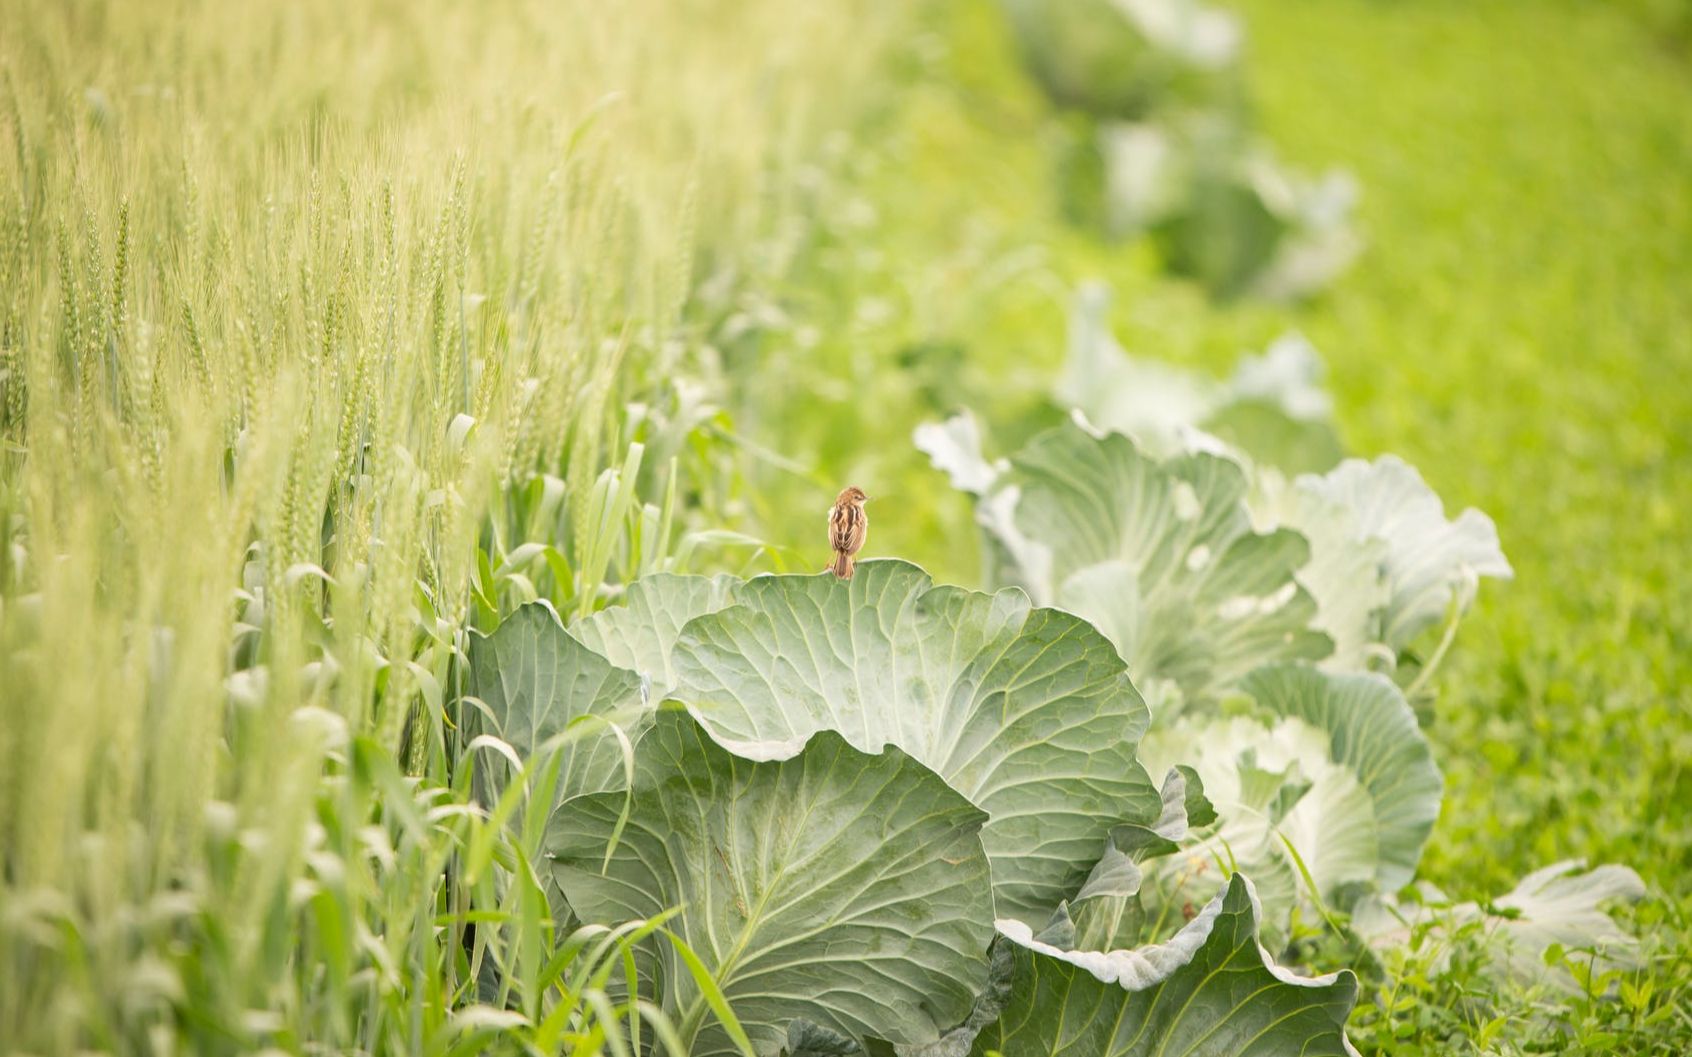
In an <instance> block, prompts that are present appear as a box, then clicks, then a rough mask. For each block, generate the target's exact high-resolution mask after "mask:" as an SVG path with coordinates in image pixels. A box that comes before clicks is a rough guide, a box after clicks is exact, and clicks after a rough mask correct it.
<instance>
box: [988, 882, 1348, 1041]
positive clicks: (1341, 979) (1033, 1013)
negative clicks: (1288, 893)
mask: <svg viewBox="0 0 1692 1057" xmlns="http://www.w3.org/2000/svg"><path fill="white" fill-rule="evenodd" d="M1257 920H1258V908H1257V900H1256V896H1255V894H1254V893H1253V891H1252V887H1251V884H1250V882H1248V881H1247V880H1246V879H1245V878H1244V877H1243V876H1242V875H1240V874H1235V875H1234V876H1233V877H1232V879H1231V880H1230V881H1229V883H1228V885H1227V887H1226V889H1225V890H1223V891H1222V892H1221V893H1219V894H1218V895H1217V896H1216V898H1215V899H1213V900H1211V902H1210V903H1209V905H1207V906H1206V907H1205V908H1204V909H1203V910H1202V911H1201V912H1199V913H1198V915H1197V916H1196V917H1194V918H1193V920H1192V921H1190V922H1188V923H1187V924H1186V926H1185V927H1184V928H1182V929H1181V931H1180V932H1178V933H1177V934H1176V935H1175V936H1174V937H1173V938H1172V939H1171V940H1169V942H1167V943H1163V944H1157V945H1152V946H1146V947H1139V948H1135V949H1129V950H1116V951H1070V950H1064V949H1062V948H1061V947H1059V946H1055V945H1053V944H1051V943H1047V942H1043V941H1042V940H1040V939H1038V938H1036V937H1035V936H1034V935H1033V934H1032V933H1031V931H1030V930H1029V928H1028V926H1027V925H1025V924H1023V923H1022V922H1019V921H1007V922H1000V924H999V931H1000V934H1001V937H1002V939H1001V942H1003V943H1008V944H1010V945H1011V946H1012V950H1013V954H1014V970H1013V977H1012V983H1011V986H1010V991H1009V995H1008V998H1007V999H1006V1001H1005V1003H1004V1008H1003V1010H1002V1011H1001V1012H1000V1015H999V1017H998V1019H997V1020H996V1021H994V1022H993V1023H992V1024H990V1025H989V1026H988V1027H987V1028H986V1029H985V1030H983V1031H982V1032H981V1033H980V1034H979V1035H978V1036H977V1037H976V1039H975V1045H974V1047H973V1049H972V1050H971V1052H972V1053H973V1054H977V1055H986V1054H989V1053H1000V1054H1003V1055H1004V1057H1033V1055H1049V1057H1057V1055H1059V1054H1086V1055H1087V1057H1141V1055H1144V1057H1153V1055H1162V1054H1194V1055H1199V1054H1203V1055H1212V1057H1224V1055H1226V1057H1279V1055H1282V1054H1305V1055H1322V1054H1328V1055H1334V1057H1346V1055H1352V1057H1354V1055H1355V1052H1356V1051H1355V1050H1353V1049H1352V1047H1351V1045H1350V1043H1348V1042H1347V1041H1346V1038H1345V1021H1346V1018H1347V1016H1349V1015H1350V1012H1351V1007H1352V1004H1353V1002H1355V1000H1356V996H1357V980H1356V978H1355V977H1354V976H1352V974H1351V973H1349V972H1340V973H1335V974H1332V975H1329V976H1322V977H1315V978H1304V977H1299V976H1297V975H1295V974H1293V973H1291V972H1289V971H1287V970H1285V969H1282V968H1281V967H1279V966H1277V965H1276V964H1275V962H1274V959H1272V958H1271V957H1270V956H1269V954H1268V952H1267V951H1265V950H1264V949H1263V948H1262V946H1261V945H1260V944H1259V943H1258V941H1257Z"/></svg>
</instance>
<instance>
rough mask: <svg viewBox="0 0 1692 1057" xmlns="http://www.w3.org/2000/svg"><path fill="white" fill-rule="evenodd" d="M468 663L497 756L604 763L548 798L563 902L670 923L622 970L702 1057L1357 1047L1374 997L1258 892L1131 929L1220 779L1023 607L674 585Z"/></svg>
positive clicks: (926, 594) (523, 630)
mask: <svg viewBox="0 0 1692 1057" xmlns="http://www.w3.org/2000/svg"><path fill="white" fill-rule="evenodd" d="M471 654H472V666H471V667H472V672H473V674H474V679H473V685H472V690H473V691H474V694H473V698H474V704H475V705H476V707H475V708H473V709H471V710H470V711H471V712H472V713H473V714H475V715H476V716H478V717H479V718H478V720H477V721H476V724H475V730H474V732H472V731H470V730H467V731H466V732H465V733H466V736H469V735H471V734H472V733H474V736H475V738H476V741H475V744H477V745H479V746H481V747H482V749H483V750H484V751H481V752H479V753H478V754H477V756H476V758H477V759H478V760H480V759H481V758H482V757H484V756H489V755H494V756H498V757H499V758H500V759H502V760H505V761H506V762H505V764H504V765H505V766H507V767H510V766H518V765H520V766H523V767H525V768H532V767H535V766H537V765H540V764H542V763H543V762H545V761H550V760H551V759H553V757H552V756H551V753H552V752H554V751H565V750H563V749H560V748H559V746H564V745H567V746H568V749H567V751H569V752H571V753H573V754H574V757H573V758H572V762H574V761H575V760H576V759H580V760H582V761H585V763H584V766H585V767H587V768H588V771H589V773H588V774H587V776H586V777H585V778H583V779H581V780H575V779H570V780H566V781H565V782H563V783H561V784H562V785H564V786H567V787H568V791H567V792H566V793H565V794H564V795H563V796H562V797H561V798H560V799H558V800H557V802H556V803H555V804H547V805H545V806H546V807H547V808H548V809H549V810H550V812H551V819H550V821H549V823H548V826H547V831H546V832H547V838H546V850H547V859H546V862H545V863H544V864H537V865H538V866H539V868H540V869H541V870H542V872H544V874H545V876H546V878H547V879H548V881H549V882H550V885H551V886H552V888H553V889H554V891H555V894H556V897H557V899H558V901H559V906H558V909H559V911H560V912H563V913H568V914H570V915H572V916H574V917H575V918H577V919H579V920H580V921H581V922H583V923H585V924H586V925H588V926H594V925H604V926H615V925H617V924H619V923H621V922H624V921H627V920H630V919H645V920H649V921H656V920H658V919H659V918H660V917H661V916H662V915H664V914H670V915H671V916H669V917H667V918H664V919H663V923H662V925H661V928H662V929H664V930H667V933H668V935H669V936H670V937H671V938H673V940H674V941H675V942H668V943H665V944H662V945H659V944H651V945H643V946H642V948H641V951H642V953H641V955H640V956H639V957H638V958H637V959H635V960H634V961H633V963H632V964H630V965H629V966H628V967H627V969H626V971H627V972H633V973H636V974H638V975H640V976H641V977H643V978H644V980H645V983H644V985H643V987H642V988H641V993H642V994H655V995H657V996H659V998H660V1000H661V1004H662V1006H663V1008H664V1009H665V1011H666V1012H668V1013H669V1014H670V1016H671V1017H672V1018H673V1021H674V1022H675V1023H676V1024H677V1025H679V1029H678V1030H679V1032H680V1034H681V1036H682V1038H681V1041H682V1043H683V1045H685V1046H686V1047H689V1048H691V1050H692V1051H693V1052H698V1053H727V1052H756V1053H766V1054H775V1053H779V1052H783V1051H785V1052H789V1053H815V1054H821V1053H853V1052H862V1051H865V1050H873V1051H875V1052H881V1051H882V1050H884V1049H885V1048H887V1047H894V1048H897V1049H898V1050H899V1051H901V1052H904V1053H907V1054H914V1053H935V1054H939V1053H969V1052H981V1053H985V1052H986V1051H987V1050H988V1049H991V1050H995V1051H998V1052H1002V1053H1005V1054H1007V1055H1013V1057H1014V1055H1016V1054H1025V1053H1026V1054H1032V1053H1050V1052H1054V1050H1055V1049H1056V1048H1058V1047H1063V1048H1064V1052H1083V1053H1084V1052H1100V1053H1123V1054H1130V1053H1155V1052H1183V1051H1187V1050H1189V1049H1194V1048H1195V1047H1196V1051H1197V1052H1214V1053H1227V1054H1232V1053H1241V1054H1244V1053H1268V1052H1285V1051H1287V1050H1289V1049H1290V1050H1294V1051H1303V1052H1319V1053H1328V1052H1333V1053H1339V1052H1343V1047H1344V1042H1343V1032H1342V1028H1343V1024H1344V1020H1345V1015H1346V1013H1347V1011H1348V1010H1349V1009H1350V1006H1351V1004H1352V1002H1353V1000H1354V995H1355V981H1354V980H1353V978H1352V977H1351V976H1350V974H1349V973H1341V974H1339V975H1336V976H1331V977H1323V978H1317V979H1313V980H1306V979H1303V978H1300V977H1297V976H1295V975H1293V974H1291V973H1289V972H1288V971H1286V970H1284V969H1281V968H1280V967H1278V966H1276V965H1275V964H1274V961H1273V959H1272V958H1271V957H1269V955H1268V954H1267V953H1266V952H1265V951H1264V950H1263V949H1262V947H1261V945H1260V944H1259V942H1258V931H1257V924H1258V920H1259V912H1260V911H1259V906H1258V903H1257V900H1256V897H1255V895H1254V894H1253V892H1252V889H1251V887H1250V885H1249V883H1248V882H1247V880H1246V879H1245V878H1238V879H1236V880H1234V881H1231V882H1229V883H1228V884H1227V885H1226V886H1224V887H1222V888H1219V889H1218V890H1217V891H1216V892H1215V893H1214V895H1213V896H1212V897H1211V898H1210V899H1209V900H1208V901H1207V902H1206V903H1205V905H1204V906H1203V908H1202V909H1199V908H1195V909H1194V912H1193V916H1192V919H1191V920H1190V921H1187V920H1185V918H1183V921H1182V925H1181V927H1180V928H1179V929H1176V930H1174V931H1173V934H1172V935H1169V936H1159V937H1157V939H1158V940H1159V941H1161V942H1157V941H1154V940H1153V939H1152V934H1151V931H1150V930H1149V929H1146V928H1144V927H1141V926H1143V924H1144V922H1145V921H1146V920H1147V918H1146V914H1145V906H1144V904H1143V903H1142V902H1141V895H1142V893H1141V888H1142V884H1141V882H1142V881H1143V880H1145V879H1147V878H1150V877H1152V876H1153V872H1152V871H1153V870H1154V869H1155V863H1156V862H1157V861H1158V860H1161V859H1165V858H1169V857H1170V856H1172V855H1174V854H1175V853H1176V852H1178V851H1179V850H1180V849H1183V848H1189V847H1200V844H1199V842H1200V841H1201V840H1202V834H1203V833H1204V832H1207V830H1206V827H1207V826H1208V825H1210V824H1211V815H1212V813H1211V812H1210V809H1209V801H1208V800H1207V799H1206V798H1205V797H1204V794H1203V791H1202V782H1201V778H1200V775H1199V774H1198V772H1196V771H1194V770H1192V769H1182V768H1180V767H1172V768H1170V769H1169V771H1168V772H1167V774H1166V775H1165V777H1164V780H1163V783H1162V785H1161V787H1160V786H1158V785H1155V784H1154V783H1153V782H1152V781H1151V779H1150V777H1149V775H1148V774H1147V772H1146V770H1145V768H1144V767H1143V766H1142V765H1141V763H1140V761H1139V756H1138V750H1139V744H1140V741H1141V738H1142V735H1143V734H1144V732H1145V730H1146V726H1147V723H1148V721H1149V718H1150V713H1149V710H1148V708H1147V706H1146V704H1145V702H1144V700H1143V699H1142V697H1141V695H1140V694H1139V692H1138V691H1137V690H1136V689H1135V686H1134V684H1133V682H1132V681H1131V680H1130V679H1129V677H1128V670H1129V669H1128V666H1127V665H1126V664H1125V663H1124V661H1123V660H1122V658H1121V656H1120V654H1119V653H1118V651H1117V649H1116V648H1115V646H1114V645H1113V644H1112V643H1111V642H1110V640H1109V639H1107V638H1106V637H1105V636H1104V635H1103V634H1101V633H1100V632H1099V631H1098V630H1097V629H1095V628H1093V627H1092V626H1091V625H1089V624H1088V623H1087V622H1085V621H1084V620H1082V619H1080V618H1079V617H1077V616H1075V615H1072V614H1070V613H1068V612H1065V611H1062V610H1059V609H1053V608H1048V607H1042V606H1039V605H1037V604H1035V602H1034V601H1033V600H1031V599H1030V598H1029V596H1028V595H1027V594H1026V593H1025V592H1024V591H1022V590H1020V589H1018V588H1015V587H1007V588H1004V589H1001V590H999V591H997V592H995V593H983V592H978V591H969V590H964V589H961V588H956V587H948V586H939V585H935V584H934V583H932V581H931V580H930V579H929V577H928V576H927V575H926V574H924V573H923V572H922V571H921V570H920V569H918V568H916V567H915V566H912V565H909V564H907V563H904V562H898V561H867V562H864V563H862V564H861V565H860V566H859V569H858V572H857V575H855V576H854V577H853V578H852V579H851V580H849V581H839V580H836V579H834V578H833V577H830V576H826V575H820V576H760V577H755V578H753V579H750V580H745V581H739V580H728V579H719V580H705V579H703V578H698V577H683V576H669V575H665V576H655V577H650V578H648V579H647V580H644V581H641V582H638V583H636V584H635V585H631V588H630V590H629V591H628V593H627V596H626V598H625V605H623V606H618V607H613V608H611V609H607V610H605V611H603V612H601V613H599V614H595V615H593V616H590V617H586V618H583V619H579V620H577V621H576V622H575V623H574V624H573V625H571V627H570V629H569V630H568V631H567V630H566V629H565V627H564V626H563V624H562V623H561V622H560V621H559V620H558V619H557V618H556V616H555V615H554V614H553V613H552V612H551V611H550V609H548V608H547V607H545V606H544V605H541V604H531V605H530V606H526V607H523V608H522V609H519V610H518V611H517V612H516V613H514V614H512V615H511V616H509V617H507V618H506V620H505V622H504V623H502V624H501V626H500V627H499V628H498V629H497V630H496V631H495V632H494V633H493V634H492V635H490V636H487V637H485V638H483V637H479V638H477V639H476V640H475V641H474V642H473V643H472V648H471ZM625 664H626V665H628V666H629V667H624V665H625ZM630 688H636V689H635V691H634V693H635V696H637V697H638V704H637V705H636V706H635V708H634V709H633V713H634V714H633V715H630V709H629V707H628V705H629V698H630V692H631V690H630ZM502 746H504V747H508V748H510V749H511V756H510V758H507V757H506V756H505V755H504V753H503V752H502V751H500V750H501V747H502ZM519 747H520V748H519ZM512 760H515V761H516V762H515V763H513V762H512ZM1148 894H1149V893H1148ZM1066 923H1067V926H1066ZM1087 944H1091V945H1092V946H1093V947H1095V948H1096V949H1093V950H1091V951H1089V950H1086V949H1085V945H1087ZM1218 967H1227V968H1228V969H1229V972H1228V973H1226V974H1223V975H1221V976H1219V975H1218V973H1217V969H1218ZM706 980H710V981H713V983H712V984H710V985H709V986H707V985H706V983H705V982H704V981H706ZM1247 981H1256V982H1255V983H1253V984H1252V986H1250V987H1242V986H1240V985H1241V983H1243V982H1247ZM1076 1032H1082V1034H1079V1035H1077V1034H1075V1033H1076ZM1076 1045H1078V1046H1080V1047H1081V1049H1072V1048H1071V1047H1072V1046H1076Z"/></svg>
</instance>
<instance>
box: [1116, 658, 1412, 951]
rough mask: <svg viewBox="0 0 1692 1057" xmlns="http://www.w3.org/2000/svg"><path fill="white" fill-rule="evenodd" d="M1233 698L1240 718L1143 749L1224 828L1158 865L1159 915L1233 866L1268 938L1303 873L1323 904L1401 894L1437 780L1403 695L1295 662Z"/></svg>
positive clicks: (1172, 732)
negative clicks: (1252, 891) (1195, 789)
mask: <svg viewBox="0 0 1692 1057" xmlns="http://www.w3.org/2000/svg"><path fill="white" fill-rule="evenodd" d="M1240 692H1241V695H1242V696H1243V698H1245V699H1247V700H1249V702H1250V703H1251V705H1252V706H1253V707H1252V708H1251V710H1250V711H1249V712H1247V713H1246V714H1238V715H1232V716H1228V717H1225V718H1213V719H1204V720H1195V721H1191V722H1184V723H1181V724H1177V725H1175V726H1173V727H1171V728H1170V729H1168V730H1165V731H1160V732H1158V733H1157V734H1155V735H1153V736H1152V737H1150V738H1148V739H1147V741H1146V745H1145V750H1144V751H1145V755H1146V758H1147V759H1148V760H1149V761H1163V760H1183V761H1187V762H1189V763H1190V764H1191V765H1192V766H1193V768H1194V769H1195V770H1196V771H1197V772H1198V774H1199V776H1200V777H1201V778H1202V780H1203V782H1204V789H1205V791H1206V795H1207V796H1208V797H1209V798H1210V799H1211V800H1212V802H1213V803H1214V804H1215V807H1216V811H1217V814H1218V815H1219V817H1220V820H1221V821H1220V824H1219V826H1218V827H1217V829H1216V830H1215V831H1214V832H1213V833H1211V834H1209V835H1207V838H1206V840H1205V841H1203V842H1202V843H1201V844H1199V845H1198V846H1195V847H1193V848H1189V849H1187V850H1186V852H1185V854H1183V855H1182V856H1177V857H1174V858H1172V859H1170V860H1167V861H1166V862H1167V866H1166V868H1165V869H1163V870H1162V871H1160V873H1159V876H1158V878H1157V881H1156V887H1157V889H1158V891H1159V892H1160V893H1161V900H1160V902H1161V903H1162V905H1163V906H1164V907H1166V908H1167V907H1169V906H1179V905H1182V904H1185V903H1187V902H1193V901H1197V900H1199V899H1203V898H1207V897H1208V896H1209V894H1210V892H1211V891H1213V890H1214V888H1215V887H1216V886H1217V885H1218V884H1220V880H1221V877H1222V875H1223V873H1224V871H1223V870H1222V869H1220V867H1219V866H1218V865H1217V864H1218V863H1219V862H1225V861H1230V860H1231V861H1233V862H1236V863H1237V864H1238V866H1239V868H1240V869H1241V870H1243V871H1245V872H1246V873H1248V874H1249V875H1250V876H1251V877H1252V878H1253V880H1254V881H1256V882H1257V883H1258V884H1259V886H1260V888H1261V890H1262V893H1263V899H1264V902H1265V903H1266V904H1267V906H1268V915H1269V917H1268V928H1269V930H1270V931H1271V932H1272V933H1277V934H1278V933H1279V932H1281V931H1282V930H1284V928H1285V926H1286V915H1287V913H1288V912H1289V911H1290V909H1291V907H1292V905H1293V903H1294V902H1295V900H1296V898H1297V896H1298V893H1299V892H1300V890H1302V889H1304V887H1305V884H1306V882H1305V878H1306V877H1308V879H1309V881H1308V883H1310V884H1314V885H1315V887H1316V894H1317V895H1318V896H1320V898H1321V899H1322V900H1324V901H1331V900H1335V899H1337V898H1339V897H1341V896H1342V895H1347V894H1349V893H1354V892H1355V891H1357V890H1358V889H1359V888H1363V889H1380V890H1385V891H1392V890H1395V889H1397V888H1400V887H1402V886H1403V885H1404V884H1406V883H1407V882H1408V881H1409V880H1410V879H1411V877H1412V876H1413V875H1414V873H1415V868H1416V864H1417V862H1418V861H1419V860H1420V857H1421V852H1422V847H1423V845H1424V844H1425V843H1426V841H1427V838H1428V834H1429V833H1430V832H1431V830H1432V828H1433V823H1434V821H1435V819H1436V818H1437V817H1438V814H1439V806H1440V800H1441V796H1442V792H1443V783H1442V779H1441V777H1440V773H1439V769H1438V768H1437V767H1436V766H1435V764H1434V761H1433V754H1432V750H1431V749H1430V747H1429V745H1428V742H1427V739H1426V738H1425V737H1424V736H1423V734H1422V731H1421V728H1420V727H1419V726H1418V725H1417V723H1416V717H1415V714H1414V713H1413V712H1412V711H1411V709H1410V706H1409V704H1408V702H1406V701H1405V699H1404V695H1403V693H1402V692H1401V691H1400V690H1399V689H1398V688H1397V687H1396V686H1395V685H1393V683H1392V682H1391V681H1390V680H1388V679H1386V678H1384V677H1382V676H1379V675H1370V674H1352V675H1336V674H1332V673H1328V672H1324V671H1321V670H1319V669H1316V668H1312V667H1309V666H1307V665H1296V664H1284V665H1273V666H1269V667H1266V668H1263V669H1260V670H1258V671H1255V672H1253V673H1252V674H1251V675H1250V676H1249V677H1247V678H1246V679H1245V680H1243V681H1242V683H1241V686H1240ZM1306 894H1308V893H1306Z"/></svg>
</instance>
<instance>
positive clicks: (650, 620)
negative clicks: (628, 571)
mask: <svg viewBox="0 0 1692 1057" xmlns="http://www.w3.org/2000/svg"><path fill="white" fill-rule="evenodd" d="M737 583H739V581H738V580H736V579H735V578H734V577H731V576H714V577H705V576H683V575H678V574H675V573H654V574H653V575H651V576H643V577H641V578H640V579H639V580H636V581H635V582H634V583H632V584H630V585H629V588H628V591H627V592H626V593H625V595H624V597H623V601H622V604H621V605H616V606H608V607H606V608H605V609H602V610H600V611H599V612H597V613H594V614H592V615H591V616H587V617H583V618H582V619H580V620H577V621H576V622H575V623H573V624H571V625H570V634H572V635H574V636H575V637H576V638H578V639H580V640H581V641H582V642H583V643H585V644H586V645H587V646H588V647H589V648H590V649H592V650H594V651H595V652H597V653H599V654H600V655H601V656H603V657H605V658H606V659H607V660H609V661H610V662H611V663H612V664H615V665H618V666H619V667H622V668H627V669H628V670H630V671H633V672H638V673H640V675H642V676H643V677H645V678H646V680H647V681H648V685H649V688H650V691H651V694H652V697H653V698H654V699H657V698H660V697H662V696H663V694H664V693H665V692H666V691H668V690H669V688H670V687H672V686H674V685H675V673H674V672H673V671H672V670H671V668H670V650H671V648H672V647H674V646H675V643H676V639H677V638H678V637H679V636H680V635H681V629H682V628H683V627H684V626H685V625H686V624H687V622H688V621H690V620H692V619H693V618H694V617H697V616H700V615H702V614H705V613H714V612H716V611H717V610H719V609H721V608H723V607H724V606H726V605H728V604H729V603H730V602H731V601H732V600H733V594H734V588H735V585H736V584H737Z"/></svg>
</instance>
